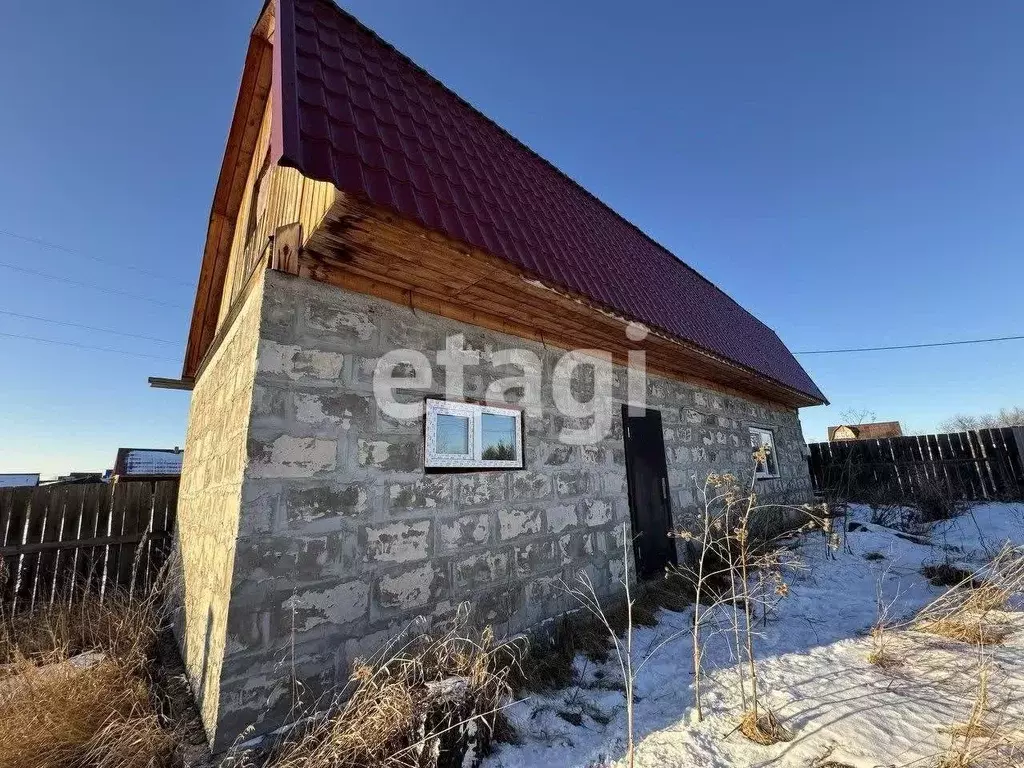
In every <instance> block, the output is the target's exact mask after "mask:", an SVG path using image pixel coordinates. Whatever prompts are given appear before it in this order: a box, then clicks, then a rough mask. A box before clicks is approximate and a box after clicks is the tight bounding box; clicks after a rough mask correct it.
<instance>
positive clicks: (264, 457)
mask: <svg viewBox="0 0 1024 768" xmlns="http://www.w3.org/2000/svg"><path fill="white" fill-rule="evenodd" d="M265 280H266V281H265V288H264V295H263V302H262V307H261V328H260V341H259V351H258V360H257V364H256V368H255V385H254V389H253V393H252V407H251V420H250V423H249V425H248V430H247V433H246V437H247V465H246V468H245V474H244V481H243V484H242V488H241V494H240V516H239V520H238V530H237V541H236V543H235V550H236V552H235V557H234V559H233V575H232V577H231V582H232V588H231V600H230V609H229V612H228V623H227V632H226V637H225V641H224V658H223V662H222V664H223V672H222V677H221V692H220V700H221V711H220V714H219V715H218V718H217V721H216V723H215V724H213V723H210V722H209V721H208V722H207V725H208V727H210V728H211V729H214V730H215V736H216V743H217V744H219V745H226V744H228V743H230V740H231V739H233V738H234V737H235V736H236V735H237V734H238V733H239V732H241V731H242V730H243V729H245V728H247V727H251V728H252V729H253V730H252V731H250V732H251V733H259V732H261V731H265V730H267V729H269V728H271V727H273V726H276V725H278V724H280V723H281V722H282V721H283V720H284V719H285V718H286V717H287V716H288V712H289V710H290V708H291V707H292V704H293V702H292V692H293V691H294V690H295V686H294V684H293V680H292V679H291V678H292V676H293V675H294V677H295V678H296V679H297V680H298V681H299V682H300V683H301V690H303V691H304V692H305V695H306V699H307V701H308V700H312V699H315V698H316V697H317V696H319V695H320V693H321V692H323V691H326V690H329V689H330V688H331V687H332V686H334V685H336V684H337V683H339V682H341V681H343V680H344V679H345V677H346V676H347V674H348V669H349V665H350V664H351V662H352V661H353V660H354V659H355V658H356V657H358V656H361V655H367V654H368V653H370V652H372V651H373V650H375V648H376V647H378V646H379V645H380V644H381V643H382V642H383V641H384V640H386V639H387V638H388V637H390V636H392V635H393V634H394V633H395V632H397V631H399V630H400V629H401V628H402V627H404V626H406V625H407V624H408V623H409V622H410V621H411V620H413V619H414V618H415V617H417V616H428V617H441V616H445V615H448V614H450V613H451V612H452V611H453V610H454V609H455V607H456V606H457V605H458V604H460V603H462V602H467V603H469V605H470V609H471V617H472V619H473V620H474V621H475V622H477V623H479V624H484V623H490V624H493V625H495V628H496V630H497V631H498V632H499V633H501V632H514V631H518V630H520V629H523V628H526V627H528V626H531V625H534V624H537V623H539V622H540V621H542V620H544V619H546V618H549V617H552V616H555V615H557V614H559V613H562V612H564V611H565V610H567V609H569V608H572V607H575V606H574V605H573V604H572V603H571V600H570V599H569V598H567V597H566V595H565V594H564V591H563V590H562V589H561V587H560V583H561V581H562V580H564V581H571V580H572V579H574V578H575V575H576V574H577V573H578V572H579V571H581V570H585V571H587V572H588V573H589V574H590V576H591V578H592V580H593V581H594V583H595V585H596V586H597V588H598V590H599V591H600V592H601V593H602V594H603V595H611V594H613V593H615V592H616V591H618V590H619V589H621V586H620V579H621V576H622V574H623V572H624V569H625V567H626V563H625V562H624V559H623V546H622V540H623V531H622V525H623V523H624V522H625V523H628V521H629V505H628V500H627V490H626V473H625V457H624V448H623V443H622V423H621V414H620V410H621V409H620V407H619V406H618V404H619V403H621V402H623V401H624V398H625V392H626V376H625V371H624V369H621V368H616V369H615V371H614V399H615V402H616V406H615V407H614V408H613V409H612V410H613V417H614V419H613V423H612V429H611V431H610V434H609V435H608V436H607V437H606V439H604V440H602V441H601V442H599V443H598V444H596V445H588V446H573V445H566V444H563V443H561V442H560V441H559V439H558V436H559V432H560V430H561V428H562V427H563V426H566V425H567V426H583V424H582V423H572V422H573V421H574V420H572V419H567V418H565V417H563V416H561V415H559V414H558V413H557V412H556V411H555V409H554V406H553V402H552V395H551V386H552V385H551V379H552V376H551V375H550V374H551V372H552V370H553V368H554V365H555V362H556V361H557V360H558V358H559V357H560V356H561V355H562V353H563V351H562V350H557V349H551V348H545V347H544V346H543V345H541V344H538V343H534V342H529V341H525V340H522V339H519V338H515V337H511V336H505V335H502V334H497V333H493V332H490V331H485V330H483V329H480V328H477V327H474V326H469V325H466V324H461V323H456V322H453V321H449V320H446V319H444V318H440V317H437V316H433V315H429V314H426V313H423V312H420V311H413V310H410V309H408V308H404V307H400V306H398V305H395V304H391V303H389V302H386V301H382V300H379V299H376V298H373V297H369V296H365V295H361V294H356V293H351V292H347V291H344V290H341V289H338V288H335V287H332V286H329V285H325V284H321V283H317V282H314V281H311V280H307V279H302V278H295V277H290V276H287V275H283V274H280V273H276V272H269V273H267V275H266V279H265ZM457 333H461V334H463V335H464V336H465V339H466V347H467V348H472V349H475V350H477V351H478V352H479V353H480V358H481V360H480V365H479V366H476V367H467V369H466V372H465V379H466V396H467V397H469V398H482V397H483V396H484V393H485V392H486V389H487V386H488V384H489V383H490V382H491V381H493V380H496V379H501V378H505V377H508V376H511V375H516V374H517V373H518V371H517V370H516V369H514V368H509V367H497V366H494V365H493V364H492V362H491V355H492V354H493V353H494V352H495V351H497V350H500V349H507V348H518V349H529V350H531V351H533V352H535V353H536V354H537V355H538V356H539V358H540V360H541V361H542V365H543V367H544V372H545V374H546V375H545V377H544V391H543V402H544V414H543V415H542V416H540V417H531V416H528V415H527V416H524V435H525V440H524V443H525V455H526V468H525V470H522V471H497V472H466V473H451V474H427V473H425V472H424V469H423V463H424V456H423V424H422V419H421V418H416V419H411V420H407V421H402V420H396V419H394V418H391V417H389V416H387V415H386V414H384V413H383V412H382V411H380V410H379V409H378V408H377V407H376V402H375V400H374V397H373V390H372V375H373V371H374V368H375V365H376V361H377V359H378V357H379V356H380V355H381V354H383V353H384V352H387V351H391V350H393V349H396V348H409V349H414V350H420V351H422V352H424V353H426V354H427V356H428V358H429V359H430V360H431V361H432V362H433V361H434V360H435V353H436V351H438V350H442V349H444V347H445V339H446V337H447V336H449V335H453V334H457ZM444 374H445V371H444V369H443V368H442V367H440V366H436V365H435V366H434V368H433V384H432V387H431V388H430V390H427V391H422V390H417V391H415V392H409V393H407V399H408V400H409V401H410V402H412V401H422V399H423V398H424V397H425V396H426V395H428V394H430V393H433V394H436V395H441V394H443V391H444ZM561 385H570V386H572V387H573V388H574V391H577V390H585V389H586V382H580V381H573V382H568V383H567V382H560V383H558V384H556V386H561ZM648 406H649V407H652V408H658V409H659V410H660V411H661V413H662V418H663V421H664V431H665V442H666V451H667V454H668V460H669V467H670V469H669V473H670V481H671V487H672V493H673V505H674V507H676V509H677V512H678V513H679V514H680V515H682V514H684V512H685V510H687V509H691V508H692V507H693V505H694V504H695V500H696V499H695V495H694V484H693V477H694V476H695V475H696V476H698V477H703V476H705V475H706V474H707V472H709V471H720V472H721V471H726V470H732V471H737V472H749V465H750V450H749V436H748V433H747V428H748V426H751V425H756V426H767V427H770V428H772V429H773V431H774V433H775V439H776V446H777V451H778V459H779V465H780V470H781V473H782V475H783V480H782V482H784V483H786V484H789V485H793V484H796V485H797V486H799V487H805V488H808V489H809V487H810V483H809V478H808V475H807V466H806V462H805V460H804V458H803V456H802V451H803V439H802V436H801V433H800V425H799V420H798V416H797V414H796V413H795V412H794V411H792V410H788V409H784V408H769V407H765V406H762V405H757V404H754V403H751V402H748V401H745V400H743V399H740V398H736V397H726V396H724V395H721V394H719V393H716V392H713V391H709V390H703V389H699V388H695V387H692V386H687V385H684V384H682V383H680V382H677V381H671V380H667V379H659V378H653V377H652V378H650V379H649V381H648ZM575 421H577V422H578V421H579V420H575ZM630 568H631V566H630ZM631 569H632V568H631Z"/></svg>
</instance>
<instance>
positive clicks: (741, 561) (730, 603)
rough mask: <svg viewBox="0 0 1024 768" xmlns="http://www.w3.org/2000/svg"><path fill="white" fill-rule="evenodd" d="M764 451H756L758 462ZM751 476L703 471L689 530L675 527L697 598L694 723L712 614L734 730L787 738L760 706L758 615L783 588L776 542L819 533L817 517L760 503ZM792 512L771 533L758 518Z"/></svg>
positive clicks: (806, 509)
mask: <svg viewBox="0 0 1024 768" xmlns="http://www.w3.org/2000/svg"><path fill="white" fill-rule="evenodd" d="M763 450H764V449H762V451H761V452H759V453H762V455H757V454H755V456H754V461H755V466H756V463H757V462H763V461H764V460H765V457H764V455H763ZM754 482H755V478H754V475H753V473H752V475H751V479H750V482H749V484H747V485H746V486H741V484H740V482H739V481H738V480H737V478H736V477H735V475H732V474H728V473H727V474H715V473H712V474H710V475H709V476H708V477H707V478H706V479H705V481H704V484H703V486H702V487H700V488H699V493H700V495H701V497H702V501H703V503H702V505H701V508H700V513H699V514H698V516H697V518H696V519H695V520H694V521H693V525H692V527H691V528H689V529H682V530H679V531H677V532H675V534H674V535H675V536H676V537H678V538H680V539H682V540H683V541H685V542H687V547H688V550H689V552H690V557H689V558H688V561H687V562H686V563H684V564H683V565H681V566H679V568H678V571H679V572H680V573H681V574H683V575H684V576H685V577H687V578H688V579H690V580H691V581H692V583H693V584H694V591H695V592H696V594H697V602H696V604H695V606H694V616H693V627H692V637H693V668H694V701H695V708H696V713H697V717H698V720H701V719H703V716H704V708H703V700H702V699H703V690H702V688H703V685H702V678H703V659H704V655H705V652H706V650H707V644H708V642H710V640H711V639H712V638H713V637H715V636H716V635H718V634H719V632H720V631H719V630H718V629H717V628H715V627H711V628H710V631H709V626H708V625H709V623H710V620H711V619H714V618H715V617H717V616H719V615H721V613H722V612H723V610H724V611H725V613H726V615H727V617H728V627H727V628H726V630H725V634H726V636H727V638H728V645H729V648H730V652H731V654H732V655H733V657H734V658H735V659H736V661H737V664H736V672H737V676H738V688H739V692H740V701H741V706H742V710H743V715H742V719H741V730H742V731H743V732H744V734H745V735H747V736H748V738H751V739H753V740H755V741H759V742H761V743H770V742H772V741H777V740H781V739H783V738H787V737H788V734H787V733H786V731H785V729H783V728H782V727H781V726H780V725H779V723H778V721H777V720H776V718H775V716H774V714H773V713H772V712H771V711H770V710H766V709H764V707H763V705H762V701H761V698H762V696H761V689H760V686H759V682H758V674H757V651H756V637H757V635H758V630H757V628H756V621H757V613H758V611H759V612H760V614H761V621H762V623H766V622H767V621H768V616H769V614H770V612H771V610H772V608H773V607H774V605H775V604H776V603H777V602H778V601H779V600H781V599H783V598H785V596H786V595H787V594H788V592H789V587H788V585H787V584H786V581H785V579H784V578H783V576H782V568H783V565H787V566H793V565H796V563H795V562H793V561H792V560H789V561H788V562H787V558H788V554H787V550H786V549H785V548H784V547H783V546H782V540H783V539H785V538H787V537H788V536H789V535H790V534H791V533H793V532H795V531H806V530H810V529H813V528H821V529H823V530H824V516H823V515H822V514H821V512H820V510H816V509H814V508H812V507H810V506H808V505H793V504H774V503H759V500H758V497H757V494H756V493H755V492H754ZM771 512H775V513H781V514H792V515H793V517H794V518H796V519H798V520H799V521H800V524H799V525H797V526H793V528H792V529H787V528H786V527H785V526H783V530H782V531H781V532H779V531H772V530H770V529H768V528H767V527H766V526H764V525H763V524H762V523H761V520H762V519H763V518H764V517H766V516H767V515H768V514H769V513H771ZM838 541H839V538H838V536H835V535H832V536H829V537H828V545H829V546H830V547H835V546H838Z"/></svg>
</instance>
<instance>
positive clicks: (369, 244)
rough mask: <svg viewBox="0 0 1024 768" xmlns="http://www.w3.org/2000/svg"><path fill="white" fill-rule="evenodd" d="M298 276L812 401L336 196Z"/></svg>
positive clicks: (678, 375)
mask: <svg viewBox="0 0 1024 768" xmlns="http://www.w3.org/2000/svg"><path fill="white" fill-rule="evenodd" d="M299 274H300V275H302V276H305V277H309V278H312V279H314V280H319V281H321V282H326V283H331V284H333V285H337V286H339V287H343V288H347V289H349V290H353V291H357V292H360V293H368V294H371V295H374V296H377V297H379V298H383V299H386V300H388V301H392V302H394V303H396V304H401V305H404V306H411V307H415V308H418V309H422V310H424V311H426V312H431V313H434V314H437V315H441V316H442V317H447V318H450V319H453V320H458V321H461V322H465V323H469V324H472V325H477V326H481V327H484V328H488V329H490V330H494V331H500V332H503V333H508V334H510V335H513V336H518V337H521V338H526V339H532V340H535V341H540V342H543V343H545V344H550V345H552V346H555V347H559V348H563V349H586V348H591V349H601V350H606V351H608V352H611V353H612V356H613V359H614V360H615V361H616V362H617V363H619V364H622V365H625V364H626V355H627V353H628V352H629V351H630V350H632V349H644V350H645V351H646V353H647V367H648V370H650V371H651V372H652V373H658V374H661V375H665V376H668V377H671V378H674V379H678V380H682V381H685V382H688V383H691V384H695V385H698V386H703V387H708V388H712V389H716V390H718V391H722V392H724V393H726V394H736V395H740V396H743V397H746V398H749V399H754V400H757V401H759V402H763V403H767V404H774V405H784V406H788V407H791V408H797V407H802V406H808V405H817V404H819V403H818V401H817V400H815V399H814V398H812V397H810V396H809V395H806V394H804V393H802V392H799V391H797V390H795V389H792V388H790V387H787V386H785V385H783V384H780V383H778V382H775V381H773V380H771V379H768V378H767V377H765V376H763V375H761V374H758V373H756V372H754V371H751V370H749V369H746V368H744V367H742V366H740V365H737V364H735V363H732V362H730V361H728V360H725V359H723V358H721V357H719V356H716V355H713V354H711V353H709V352H706V351H704V350H701V349H698V348H697V347H695V346H694V345H691V344H688V343H686V342H683V341H681V340H678V339H674V338H671V337H669V336H668V335H667V334H663V333H660V332H655V331H653V330H652V332H651V333H650V334H649V335H648V337H647V339H646V340H645V341H643V342H639V343H638V342H633V341H629V340H628V339H627V337H626V334H625V329H626V326H627V324H628V320H627V319H626V318H624V317H622V316H621V315H618V314H616V313H613V312H611V311H608V310H606V309H604V308H602V307H599V306H597V305H595V304H594V303H593V302H592V301H590V300H589V299H586V298H585V297H581V296H574V295H571V294H570V293H569V292H566V291H562V290H555V289H553V288H551V287H549V286H545V285H543V284H542V283H541V282H540V281H538V280H536V279H535V278H534V277H533V276H531V275H528V274H526V273H525V272H523V271H522V270H520V269H518V268H517V267H514V266H513V265H511V264H509V263H508V262H506V261H504V260H502V259H499V258H497V257H495V256H492V255H490V254H487V253H484V252H481V251H477V250H473V249H469V248H467V246H465V245H464V244H462V243H457V242H454V241H451V240H449V239H448V238H446V237H444V236H443V235H439V234H437V233H434V232H431V231H429V230H426V229H425V228H423V227H421V226H419V225H417V224H415V223H413V222H410V221H407V220H405V219H403V218H401V217H398V216H396V215H394V214H392V213H390V212H389V211H386V210H383V209H381V208H378V207H376V206H373V205H371V204H369V203H366V202H364V201H361V200H358V199H356V198H354V197H352V196H349V195H346V194H345V193H342V192H339V193H338V195H337V197H336V200H335V202H334V204H333V206H332V207H331V209H330V211H329V212H328V213H327V215H326V217H325V218H324V220H323V221H322V222H321V224H320V226H319V227H318V228H317V229H316V230H315V231H313V232H312V233H310V234H309V237H308V239H307V241H306V244H305V248H304V250H303V252H302V254H301V257H300V260H299Z"/></svg>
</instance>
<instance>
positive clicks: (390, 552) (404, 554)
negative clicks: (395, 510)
mask: <svg viewBox="0 0 1024 768" xmlns="http://www.w3.org/2000/svg"><path fill="white" fill-rule="evenodd" d="M429 533H430V521H429V520H422V521H420V522H418V523H405V522H401V523H392V524H391V525H383V526H379V527H376V528H367V529H366V559H367V560H374V561H377V562H387V563H410V562H415V561H416V560H423V559H424V558H425V557H426V556H427V551H428V543H429V540H430V537H429V535H428V534H429Z"/></svg>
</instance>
